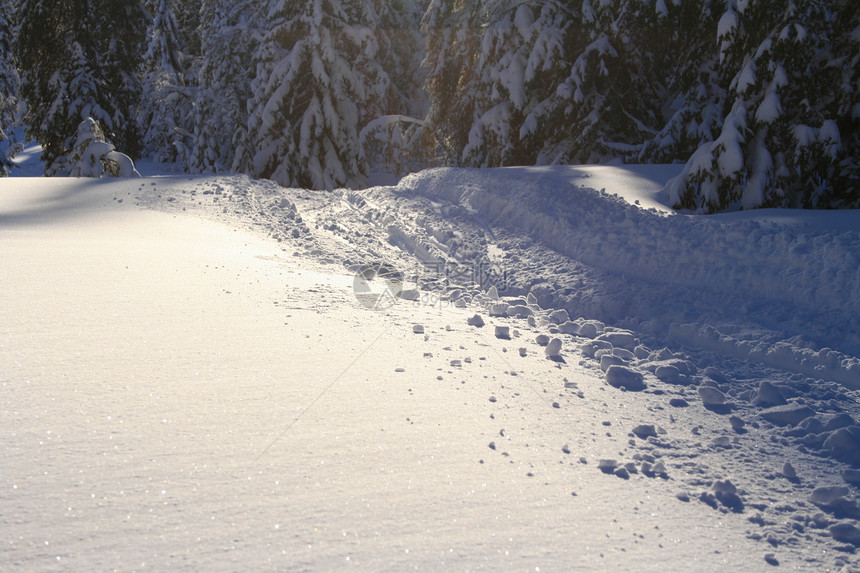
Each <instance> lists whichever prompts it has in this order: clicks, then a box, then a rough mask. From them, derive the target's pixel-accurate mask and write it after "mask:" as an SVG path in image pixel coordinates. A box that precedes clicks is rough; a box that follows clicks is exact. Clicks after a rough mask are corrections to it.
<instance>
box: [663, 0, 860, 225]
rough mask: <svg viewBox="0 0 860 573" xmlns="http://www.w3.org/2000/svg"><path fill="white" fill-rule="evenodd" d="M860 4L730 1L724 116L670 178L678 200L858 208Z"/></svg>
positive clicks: (722, 54)
mask: <svg viewBox="0 0 860 573" xmlns="http://www.w3.org/2000/svg"><path fill="white" fill-rule="evenodd" d="M858 10H860V8H858V6H857V4H856V2H851V1H850V0H835V1H832V2H817V1H813V0H797V1H793V2H789V3H787V4H786V3H783V2H778V1H776V0H758V1H755V2H753V1H749V0H747V1H740V0H738V1H734V0H732V1H730V2H728V4H727V8H726V11H725V13H724V15H723V16H722V18H721V20H720V23H719V26H718V41H719V53H718V58H719V70H720V74H721V82H722V84H723V86H724V88H725V89H726V91H727V92H728V97H727V98H726V108H724V121H723V124H722V129H721V131H720V133H719V135H718V137H717V138H716V139H715V140H714V141H712V142H708V143H705V144H703V145H702V146H701V147H699V149H698V150H696V152H695V153H694V154H693V155H692V157H691V158H690V159H689V161H688V162H687V164H686V166H685V168H684V171H683V173H682V174H681V175H680V176H679V177H678V178H676V179H675V180H674V181H673V182H672V184H671V185H670V188H669V191H670V199H671V200H672V201H673V202H674V203H675V204H676V205H677V206H678V207H684V208H688V209H695V210H699V211H703V212H715V211H722V210H731V209H752V208H757V207H806V208H828V207H829V208H836V207H849V206H860V184H858V179H857V176H858V164H857V157H858V155H857V152H858V142H857V135H856V133H857V122H858V113H857V108H856V104H855V103H854V102H856V98H857V65H856V64H857V53H858V51H860V33H858V30H860V21H858ZM843 135H844V136H845V139H844V140H843Z"/></svg>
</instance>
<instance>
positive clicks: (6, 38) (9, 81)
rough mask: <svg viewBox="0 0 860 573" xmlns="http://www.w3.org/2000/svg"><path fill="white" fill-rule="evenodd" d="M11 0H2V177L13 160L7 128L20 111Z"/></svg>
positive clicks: (0, 105) (0, 147) (0, 170)
mask: <svg viewBox="0 0 860 573" xmlns="http://www.w3.org/2000/svg"><path fill="white" fill-rule="evenodd" d="M11 16H12V6H11V3H10V1H9V0H2V1H0V177H5V176H6V175H8V174H9V169H10V168H11V167H12V162H11V161H10V160H9V158H8V157H7V155H6V152H7V151H8V146H7V145H6V144H4V142H6V141H8V136H7V135H6V130H8V129H9V128H10V127H11V126H12V124H13V123H14V122H15V119H16V116H17V112H18V88H19V85H20V84H19V79H18V70H17V67H16V65H15V58H14V54H13V53H12V41H11V39H12V34H13V28H14V24H13V22H12V20H11Z"/></svg>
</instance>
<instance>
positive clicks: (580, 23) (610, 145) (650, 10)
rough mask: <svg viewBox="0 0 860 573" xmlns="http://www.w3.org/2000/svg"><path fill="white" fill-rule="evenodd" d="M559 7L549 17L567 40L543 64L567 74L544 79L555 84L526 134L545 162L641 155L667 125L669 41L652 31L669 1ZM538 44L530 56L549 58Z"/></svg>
mask: <svg viewBox="0 0 860 573" xmlns="http://www.w3.org/2000/svg"><path fill="white" fill-rule="evenodd" d="M554 7H555V9H556V10H559V15H558V16H554V17H553V20H551V21H553V22H557V23H554V26H559V25H561V26H563V28H562V30H563V31H562V35H561V37H562V39H563V43H562V44H561V45H560V46H559V47H558V49H557V55H556V57H555V58H552V57H550V58H547V59H546V60H545V62H544V63H543V64H542V68H543V70H544V72H545V74H546V75H548V76H550V77H553V78H560V77H561V79H560V81H559V82H558V83H554V84H553V85H551V86H543V87H544V88H546V87H550V89H551V91H550V92H549V94H548V95H547V96H546V97H545V99H543V100H542V101H540V102H539V103H538V104H537V105H536V106H535V107H534V109H533V111H531V113H530V114H529V115H528V117H527V118H526V128H525V129H524V131H523V136H531V137H532V138H533V139H534V140H536V141H537V142H539V143H540V146H541V148H540V151H539V154H538V162H539V163H548V162H563V163H571V162H573V163H582V162H584V163H594V162H600V161H603V160H607V159H611V158H615V157H623V158H625V159H632V158H635V157H636V156H637V155H638V153H639V151H640V150H641V147H642V144H643V143H644V141H646V140H648V139H650V138H651V137H653V136H654V134H655V133H656V132H657V130H658V129H659V128H660V127H662V125H661V121H660V120H661V118H660V115H661V109H660V104H661V102H662V100H661V96H662V95H663V92H664V91H665V88H664V85H663V84H664V79H663V78H661V76H660V74H659V70H660V67H661V66H660V63H659V61H658V58H659V55H660V54H661V50H662V49H663V48H662V47H661V46H660V45H659V42H661V41H662V38H661V37H659V36H657V35H656V34H655V33H654V32H655V31H657V30H659V29H660V27H661V26H663V24H661V22H662V20H663V18H665V12H666V10H665V8H666V6H665V3H664V2H662V1H660V0H658V1H657V2H653V1H647V2H645V1H641V0H614V1H611V0H594V1H591V0H581V1H578V2H559V3H557V4H555V6H554ZM538 50H539V51H538V53H537V54H534V53H533V54H532V55H530V60H532V59H538V60H540V59H543V58H546V56H544V55H543V47H542V46H541V44H538ZM559 68H560V69H559ZM556 81H558V79H556ZM544 93H546V92H544ZM542 95H543V94H542Z"/></svg>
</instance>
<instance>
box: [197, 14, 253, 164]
mask: <svg viewBox="0 0 860 573" xmlns="http://www.w3.org/2000/svg"><path fill="white" fill-rule="evenodd" d="M261 16H262V13H261V12H260V9H259V6H258V3H257V2H252V1H250V0H243V1H238V2H237V1H230V0H205V1H204V2H203V7H202V9H201V34H200V35H201V38H202V48H201V49H202V61H201V66H200V74H199V81H200V86H199V89H198V91H197V100H196V105H195V109H194V141H193V148H192V154H191V158H190V164H189V169H190V170H191V171H192V172H197V173H200V172H216V173H217V172H223V171H228V170H230V169H232V168H233V165H234V163H236V164H237V165H243V164H244V165H247V164H248V159H249V155H248V153H247V149H248V148H247V137H246V130H247V127H248V101H249V100H250V98H251V95H252V92H251V80H252V79H253V74H254V68H253V66H251V65H250V62H251V61H252V56H253V54H254V52H255V50H256V47H257V45H258V44H259V29H258V26H259V20H260V18H261Z"/></svg>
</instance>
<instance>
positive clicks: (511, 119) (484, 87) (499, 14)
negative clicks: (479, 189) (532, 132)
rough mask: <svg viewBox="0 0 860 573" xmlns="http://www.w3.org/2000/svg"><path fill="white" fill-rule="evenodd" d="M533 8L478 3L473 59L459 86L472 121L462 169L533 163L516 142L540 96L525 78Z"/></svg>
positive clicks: (501, 0) (511, 2) (501, 1)
mask: <svg viewBox="0 0 860 573" xmlns="http://www.w3.org/2000/svg"><path fill="white" fill-rule="evenodd" d="M534 7H537V8H539V6H537V5H535V6H534ZM534 7H533V6H532V5H530V4H529V3H523V2H518V1H515V0H484V2H482V6H481V8H480V10H481V26H480V29H479V30H480V51H479V53H478V54H477V58H478V60H477V62H476V63H475V65H474V66H473V67H472V68H470V71H472V72H473V74H474V75H473V77H471V78H469V79H468V81H466V82H464V83H466V84H467V85H470V86H471V90H470V91H471V97H473V98H474V112H473V113H474V117H473V121H472V123H471V126H470V128H469V132H468V141H467V143H466V146H465V148H464V149H463V150H462V156H461V158H460V162H461V164H463V165H470V166H475V167H487V166H498V165H522V164H529V163H533V162H534V160H535V158H536V154H535V153H534V151H535V150H534V149H529V148H527V147H526V146H525V145H524V142H523V141H522V139H521V138H520V131H521V128H522V126H523V121H524V116H525V115H526V114H527V113H528V112H529V111H530V109H531V108H532V107H533V103H534V100H535V96H536V95H537V94H538V92H539V90H538V89H535V88H536V87H537V86H534V85H530V84H529V81H528V80H529V78H528V77H527V73H528V71H529V69H528V64H529V62H528V56H529V52H530V46H531V43H532V41H533V36H534V35H535V34H536V33H537V29H536V28H535V15H534V12H533V9H534ZM538 25H540V24H538ZM529 88H531V89H529ZM538 97H539V96H538Z"/></svg>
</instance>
